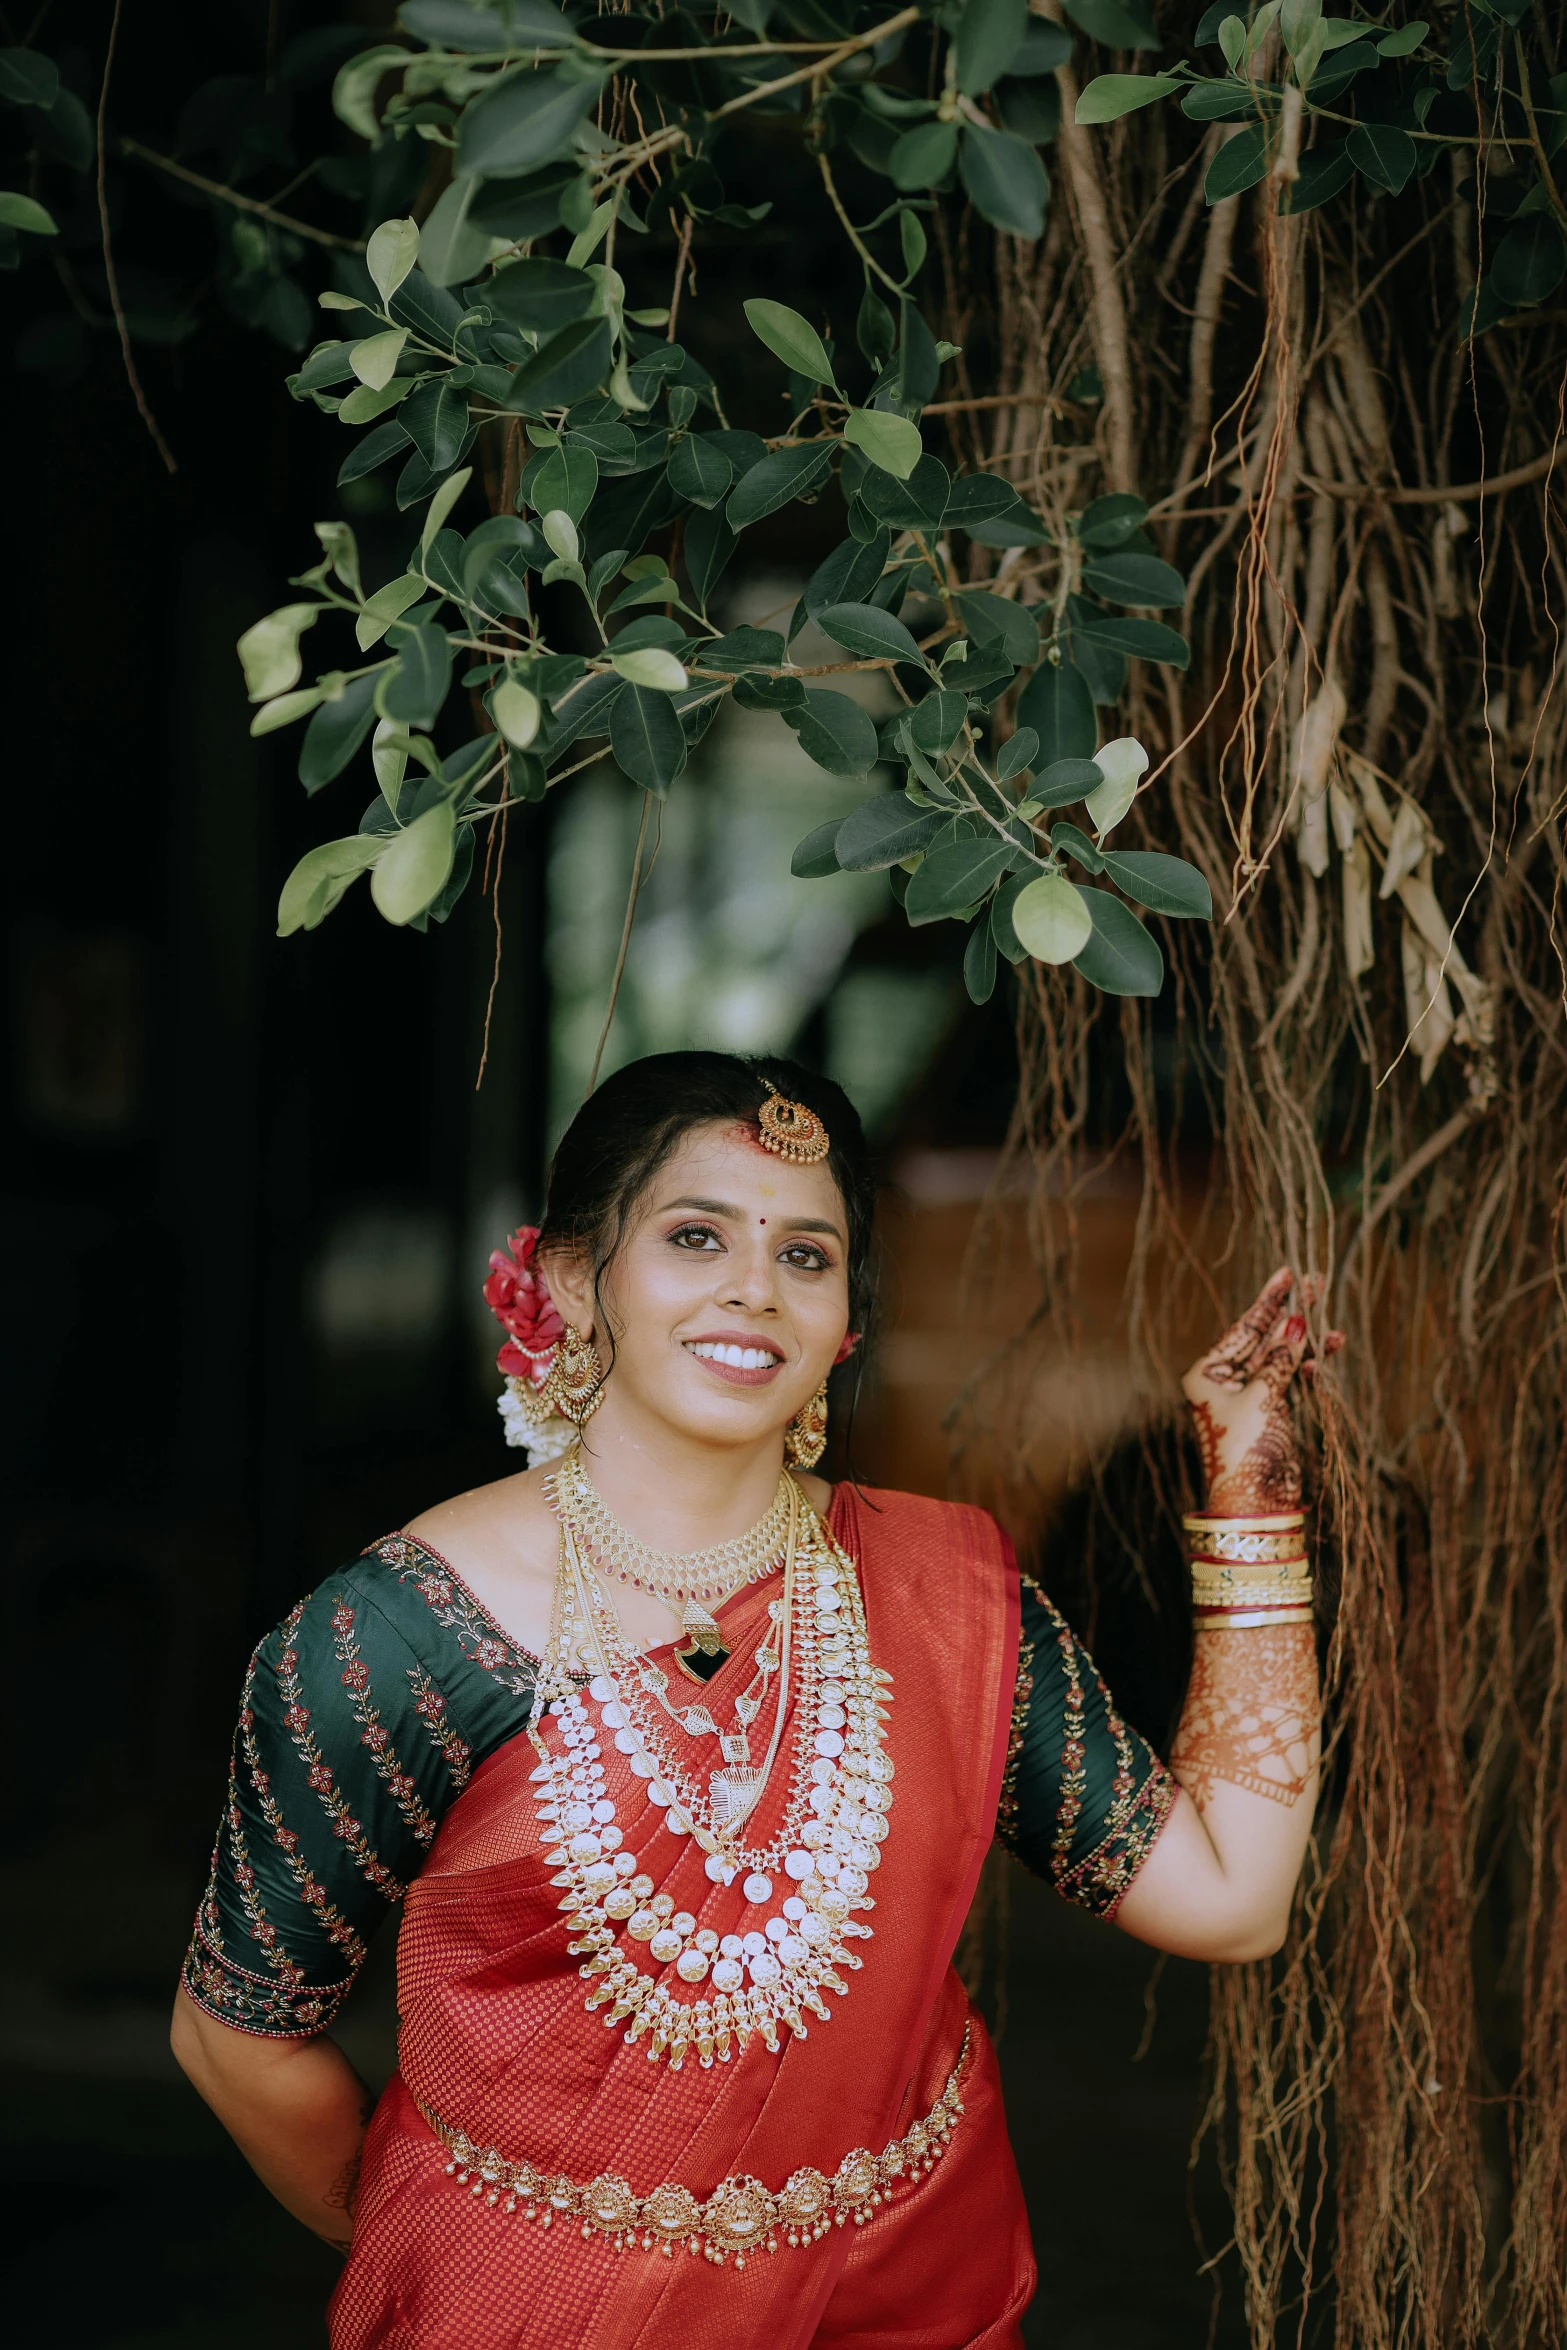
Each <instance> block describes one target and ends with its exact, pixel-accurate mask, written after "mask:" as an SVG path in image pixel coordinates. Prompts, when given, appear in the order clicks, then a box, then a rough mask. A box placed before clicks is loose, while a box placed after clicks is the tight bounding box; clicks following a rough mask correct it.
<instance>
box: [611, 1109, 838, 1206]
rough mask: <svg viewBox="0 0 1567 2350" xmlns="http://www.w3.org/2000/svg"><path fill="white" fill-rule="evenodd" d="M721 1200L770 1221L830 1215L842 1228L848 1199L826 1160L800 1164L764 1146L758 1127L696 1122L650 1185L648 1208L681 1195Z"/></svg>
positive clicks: (689, 1197)
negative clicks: (777, 1154) (846, 1199)
mask: <svg viewBox="0 0 1567 2350" xmlns="http://www.w3.org/2000/svg"><path fill="white" fill-rule="evenodd" d="M694 1198H700V1199H707V1200H722V1201H724V1202H726V1203H727V1204H728V1205H730V1206H732V1207H735V1208H738V1209H739V1210H740V1211H741V1212H742V1214H746V1215H755V1216H765V1217H766V1218H767V1219H768V1221H769V1222H770V1223H771V1222H772V1221H774V1220H775V1219H776V1220H777V1221H779V1222H781V1223H784V1222H788V1221H790V1220H791V1219H792V1218H795V1217H814V1218H817V1219H821V1218H823V1217H827V1218H830V1219H831V1221H832V1222H833V1223H834V1224H835V1225H836V1226H837V1227H838V1229H839V1230H840V1231H841V1230H842V1229H843V1221H844V1209H843V1200H842V1197H841V1196H840V1194H839V1190H838V1185H837V1182H836V1180H835V1179H834V1177H833V1175H832V1174H831V1172H830V1171H829V1169H828V1166H827V1163H826V1161H825V1160H822V1161H819V1162H818V1163H817V1164H816V1165H815V1166H800V1165H798V1164H796V1163H795V1162H794V1161H792V1160H789V1159H780V1158H777V1157H776V1156H775V1155H774V1154H773V1152H771V1151H768V1150H764V1149H763V1148H762V1145H761V1144H760V1142H759V1141H758V1140H757V1138H756V1129H755V1128H754V1127H750V1128H747V1127H744V1126H741V1125H740V1124H738V1123H732V1124H719V1123H716V1122H715V1123H713V1124H711V1125H705V1126H695V1127H693V1128H692V1129H691V1131H690V1133H689V1134H685V1135H682V1136H681V1139H680V1141H679V1143H678V1144H677V1145H676V1147H675V1149H674V1150H673V1151H672V1152H671V1153H670V1155H669V1157H668V1158H667V1159H666V1160H665V1162H664V1164H663V1166H662V1167H660V1169H659V1171H658V1173H657V1174H656V1175H655V1176H654V1178H653V1180H652V1182H651V1184H650V1185H649V1186H648V1190H647V1194H646V1197H645V1199H644V1200H643V1202H642V1206H643V1210H644V1213H648V1214H652V1213H655V1212H656V1211H657V1210H658V1208H659V1207H660V1206H662V1205H663V1203H664V1202H666V1201H669V1200H676V1199H694Z"/></svg>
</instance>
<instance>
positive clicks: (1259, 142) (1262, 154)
mask: <svg viewBox="0 0 1567 2350" xmlns="http://www.w3.org/2000/svg"><path fill="white" fill-rule="evenodd" d="M1268 139H1269V126H1268V124H1267V123H1263V122H1253V123H1248V124H1247V126H1246V128H1245V130H1243V131H1237V132H1236V134H1235V136H1234V138H1233V139H1226V140H1225V142H1224V145H1223V146H1222V147H1221V148H1219V150H1218V152H1217V153H1216V154H1215V156H1214V158H1213V161H1212V162H1211V163H1210V164H1209V166H1208V176H1207V178H1206V179H1205V180H1204V181H1203V183H1202V192H1203V195H1204V197H1205V198H1206V199H1207V201H1208V202H1209V203H1210V204H1218V203H1221V202H1222V201H1223V199H1224V198H1225V197H1226V196H1238V195H1239V194H1240V193H1241V191H1242V189H1243V188H1254V187H1255V186H1256V185H1257V182H1258V181H1259V180H1260V179H1265V178H1266V177H1267V173H1268V165H1269V163H1270V161H1271V160H1272V158H1271V156H1270V154H1269V151H1268Z"/></svg>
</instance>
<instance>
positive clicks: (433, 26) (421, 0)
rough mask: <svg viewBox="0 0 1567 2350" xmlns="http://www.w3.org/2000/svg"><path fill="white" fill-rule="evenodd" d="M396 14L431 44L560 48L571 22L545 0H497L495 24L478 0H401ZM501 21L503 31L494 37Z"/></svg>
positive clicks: (491, 12)
mask: <svg viewBox="0 0 1567 2350" xmlns="http://www.w3.org/2000/svg"><path fill="white" fill-rule="evenodd" d="M397 14H398V19H399V21H400V22H401V23H403V24H405V25H406V26H407V27H408V30H409V31H410V32H411V33H413V34H415V35H416V36H417V38H418V39H419V40H421V41H428V42H429V44H430V47H431V48H432V49H498V48H502V47H505V46H507V45H508V44H509V45H510V46H511V47H512V48H514V49H534V48H539V49H564V48H566V47H567V46H568V45H569V43H570V41H571V26H570V24H569V23H568V22H567V20H566V18H565V17H564V16H562V14H561V12H560V10H559V9H558V8H556V7H554V6H553V5H552V4H551V0H503V5H502V7H501V15H500V24H499V25H497V23H496V19H495V12H494V9H493V7H492V6H490V5H487V4H481V0H403V4H402V6H401V8H399V10H398V11H397ZM502 27H504V28H505V30H504V37H503V38H497V35H498V34H500V32H501V28H502Z"/></svg>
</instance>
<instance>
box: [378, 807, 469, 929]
mask: <svg viewBox="0 0 1567 2350" xmlns="http://www.w3.org/2000/svg"><path fill="white" fill-rule="evenodd" d="M456 849H457V825H456V818H455V816H454V814H453V810H452V803H451V801H450V800H449V799H439V800H437V801H436V803H435V805H434V806H433V807H431V808H426V809H425V811H424V814H423V815H422V816H416V817H415V818H414V820H413V822H412V824H410V825H408V826H407V828H406V829H405V830H404V831H402V832H399V833H398V834H397V835H396V836H395V837H394V838H393V839H392V840H391V841H390V842H388V843H387V844H385V845H384V846H383V847H382V849H381V854H380V857H379V858H378V859H377V861H376V867H375V871H374V872H373V873H372V874H371V876H370V895H371V897H372V898H373V899H374V900H375V906H376V911H377V913H379V914H381V915H382V916H384V918H385V919H386V920H387V921H388V922H392V923H396V924H397V925H398V926H399V927H400V926H401V925H402V924H404V923H406V922H412V921H413V919H414V917H415V916H416V915H418V914H422V913H423V912H424V911H425V909H426V907H427V906H431V905H433V904H434V903H435V900H436V899H437V898H438V897H439V896H440V894H441V892H442V890H443V889H444V888H445V887H446V883H447V879H448V877H449V875H450V873H451V870H452V858H453V856H454V855H455V854H456Z"/></svg>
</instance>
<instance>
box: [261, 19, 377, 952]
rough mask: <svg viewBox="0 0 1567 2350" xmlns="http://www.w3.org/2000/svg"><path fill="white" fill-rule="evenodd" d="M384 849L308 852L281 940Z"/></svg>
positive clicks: (348, 845) (368, 839) (322, 912)
mask: <svg viewBox="0 0 1567 2350" xmlns="http://www.w3.org/2000/svg"><path fill="white" fill-rule="evenodd" d="M402 54H403V52H401V51H399V55H402ZM385 846H386V843H385V842H384V841H383V840H379V839H377V838H375V837H374V836H373V835H371V834H367V833H363V832H356V833H354V834H353V835H352V836H351V837H350V838H349V839H348V840H324V841H322V842H321V843H320V844H319V846H318V847H316V848H313V849H309V850H307V851H306V853H305V855H304V856H302V857H301V858H300V860H299V863H298V864H297V865H296V866H295V867H294V870H293V872H292V873H291V874H290V875H289V877H288V879H287V880H286V881H285V882H284V884H283V889H282V894H281V895H280V897H279V898H278V902H277V934H278V937H279V938H289V937H291V936H292V935H293V933H294V932H295V931H296V930H314V929H315V928H316V926H317V925H318V924H319V923H321V922H324V921H325V920H326V917H327V916H328V914H330V913H331V911H332V908H333V907H334V906H335V905H336V904H337V903H338V901H339V900H340V899H341V898H342V897H343V896H344V895H345V894H346V892H347V890H348V887H349V885H350V883H351V882H353V881H355V880H357V878H358V876H359V875H360V874H361V873H363V872H365V871H366V870H367V869H368V867H370V866H371V865H373V864H374V863H375V861H376V859H377V857H379V856H380V854H381V851H382V850H383V848H384V847H385Z"/></svg>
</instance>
